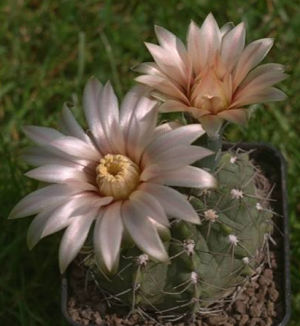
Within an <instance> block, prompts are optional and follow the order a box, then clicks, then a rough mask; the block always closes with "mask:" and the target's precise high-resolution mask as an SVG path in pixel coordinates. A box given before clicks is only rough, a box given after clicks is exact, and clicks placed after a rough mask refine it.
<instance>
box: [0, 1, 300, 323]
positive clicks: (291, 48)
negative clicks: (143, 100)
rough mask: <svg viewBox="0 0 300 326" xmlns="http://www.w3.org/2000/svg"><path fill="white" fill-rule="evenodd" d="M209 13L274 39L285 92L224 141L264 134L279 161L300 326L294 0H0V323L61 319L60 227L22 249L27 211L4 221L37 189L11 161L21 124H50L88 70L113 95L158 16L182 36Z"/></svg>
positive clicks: (142, 54)
mask: <svg viewBox="0 0 300 326" xmlns="http://www.w3.org/2000/svg"><path fill="white" fill-rule="evenodd" d="M210 11H211V12H213V14H214V15H215V17H216V19H217V21H218V22H219V24H220V25H223V24H224V23H225V22H227V21H233V22H234V23H235V24H237V23H238V22H240V21H241V20H243V21H244V22H245V23H246V26H247V33H248V34H247V41H248V42H249V41H252V40H255V39H258V38H264V37H273V38H275V46H274V47H273V49H272V50H271V53H270V54H269V56H268V58H267V59H266V60H265V62H278V63H282V64H284V65H285V66H286V70H287V72H288V74H289V78H288V79H287V80H286V81H284V82H283V83H281V86H280V87H281V89H282V90H283V91H284V92H286V94H287V95H288V100H287V101H285V102H278V103H275V104H267V105H259V106H257V107H258V108H260V109H259V110H255V113H254V114H253V116H252V119H251V121H250V123H249V126H248V127H247V128H240V127H237V126H231V127H230V128H229V129H228V130H227V132H226V135H227V138H228V139H229V140H231V141H240V140H244V141H265V142H269V143H271V144H273V145H274V146H275V147H277V148H279V149H280V150H281V151H282V153H283V155H284V156H285V158H286V160H287V161H288V187H289V189H288V191H289V207H290V221H291V243H292V258H291V259H292V287H293V308H292V310H293V317H292V322H291V324H290V325H294V326H299V325H300V277H299V272H300V270H299V267H300V221H299V218H298V217H297V215H299V211H300V204H299V203H298V200H299V197H300V183H299V181H298V177H299V176H300V174H299V170H300V146H299V140H298V135H299V130H300V113H299V102H300V88H299V72H300V67H299V41H300V40H299V33H300V13H299V7H298V6H297V1H291V0H268V1H263V0H262V1H254V0H248V1H217V0H215V1H209V0H193V1H190V0H183V1H178V0H176V1H175V0H168V1H163V0H155V1H154V0H148V1H125V0H124V1H91V0H85V1H68V0H62V1H58V0H55V1H50V0H44V1H39V0H30V1H29V0H2V1H0V22H1V23H0V130H1V132H0V158H1V159H0V248H1V250H0V322H1V325H5V326H6V325H7V326H15V325H22V326H27V325H50V326H52V325H55V326H56V325H65V322H64V321H63V318H62V316H61V313H60V293H59V291H60V275H59V271H58V264H57V249H58V242H59V238H60V236H61V234H57V235H53V236H51V237H49V238H47V239H44V240H43V241H41V243H39V244H38V245H37V247H36V248H35V249H34V250H33V251H32V252H29V250H28V249H27V247H26V229H27V227H28V225H29V223H30V220H31V218H25V219H21V220H18V221H8V220H7V216H8V213H9V211H10V210H11V209H12V207H13V206H14V205H15V204H16V203H17V201H18V200H19V199H20V198H21V197H23V196H24V195H25V194H27V193H28V192H30V191H31V190H32V189H34V188H35V187H36V185H37V184H36V183H35V182H32V181H30V180H28V179H27V178H26V177H24V176H23V173H24V172H25V171H26V170H27V169H28V166H26V165H25V164H24V163H23V162H22V161H21V159H20V153H21V150H22V149H23V148H24V147H25V146H26V145H27V144H28V141H27V140H26V139H25V137H24V134H23V133H22V130H21V128H22V126H23V125H24V124H36V125H44V126H53V127H56V126H57V121H58V119H59V114H60V110H61V108H62V104H63V102H64V101H69V100H73V101H81V94H82V90H83V86H84V84H85V82H86V81H87V79H88V77H89V76H91V75H95V76H96V77H98V78H99V79H100V80H101V81H102V82H105V81H106V80H107V79H110V80H111V81H112V83H113V85H114V87H115V89H116V91H117V93H118V96H119V97H121V96H123V95H124V93H125V92H126V91H127V90H128V89H129V87H130V86H131V85H133V83H134V82H133V78H134V77H135V76H136V75H135V73H133V72H132V71H131V68H132V67H133V66H134V65H136V64H137V63H139V62H142V61H149V60H150V55H149V54H148V53H147V51H146V48H145V47H144V45H143V42H144V41H150V42H151V41H153V42H155V37H154V31H153V25H154V24H158V25H162V26H164V27H166V28H167V29H169V30H171V31H173V32H174V33H175V34H177V35H178V36H180V37H181V38H182V39H185V33H186V30H187V26H188V24H189V22H190V19H193V20H195V22H197V23H199V24H201V22H202V21H203V19H204V18H205V17H206V15H207V14H208V13H209V12H210Z"/></svg>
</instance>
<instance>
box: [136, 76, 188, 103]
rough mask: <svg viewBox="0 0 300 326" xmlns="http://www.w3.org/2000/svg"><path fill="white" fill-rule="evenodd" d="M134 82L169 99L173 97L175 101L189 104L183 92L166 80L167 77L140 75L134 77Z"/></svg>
mask: <svg viewBox="0 0 300 326" xmlns="http://www.w3.org/2000/svg"><path fill="white" fill-rule="evenodd" d="M135 80H136V81H137V82H140V83H142V84H145V85H147V86H150V87H152V88H154V89H157V90H158V91H160V92H162V93H165V94H167V95H169V96H171V97H175V98H176V99H178V100H180V101H183V103H186V104H187V103H189V100H188V99H187V97H186V96H185V95H184V92H183V90H181V89H180V88H179V86H177V85H176V84H175V83H174V82H173V81H171V80H170V79H168V77H167V76H158V75H155V76H154V75H141V76H138V77H136V78H135Z"/></svg>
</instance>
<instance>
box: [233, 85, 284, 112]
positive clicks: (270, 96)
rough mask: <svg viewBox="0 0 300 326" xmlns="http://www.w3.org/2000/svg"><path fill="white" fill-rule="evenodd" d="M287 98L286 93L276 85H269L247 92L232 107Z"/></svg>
mask: <svg viewBox="0 0 300 326" xmlns="http://www.w3.org/2000/svg"><path fill="white" fill-rule="evenodd" d="M285 99H286V95H285V94H284V93H283V92H282V91H281V90H280V89H277V88H275V87H268V88H265V89H262V90H260V91H258V92H254V93H253V92H251V93H249V94H245V95H244V96H242V97H240V98H239V99H237V100H235V101H234V102H233V103H232V105H231V107H232V108H234V107H240V106H242V105H249V104H254V103H262V102H273V101H283V100H285Z"/></svg>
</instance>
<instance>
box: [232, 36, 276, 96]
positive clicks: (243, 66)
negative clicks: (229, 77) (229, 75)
mask: <svg viewBox="0 0 300 326" xmlns="http://www.w3.org/2000/svg"><path fill="white" fill-rule="evenodd" d="M272 46H273V39H271V38H264V39H260V40H256V41H254V42H252V43H250V44H248V45H247V46H246V48H245V50H244V51H243V52H242V54H241V56H240V59H239V61H238V63H237V65H236V67H235V70H234V72H233V90H235V89H236V88H237V87H238V86H239V84H240V83H241V82H242V81H243V79H244V78H245V77H246V75H247V74H248V72H249V71H250V70H251V69H253V68H254V67H255V66H257V65H258V64H259V63H260V62H261V61H262V60H263V59H264V57H265V56H266V55H267V53H268V52H269V51H270V49H271V47H272Z"/></svg>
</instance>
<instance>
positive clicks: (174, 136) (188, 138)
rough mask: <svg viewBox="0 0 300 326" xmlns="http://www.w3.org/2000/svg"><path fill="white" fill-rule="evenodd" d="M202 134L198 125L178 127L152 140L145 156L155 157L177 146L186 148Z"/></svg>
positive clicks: (202, 131) (201, 129)
mask: <svg viewBox="0 0 300 326" xmlns="http://www.w3.org/2000/svg"><path fill="white" fill-rule="evenodd" d="M174 127H175V126H174ZM156 129H157V128H156ZM204 133H205V131H204V129H203V128H202V126H201V125H200V124H199V123H198V124H190V125H185V126H178V127H177V128H174V129H173V130H170V131H169V132H165V133H163V134H162V135H160V136H157V137H156V138H154V139H153V141H152V142H151V143H150V144H149V145H148V147H147V149H146V153H145V155H147V156H153V155H154V156H155V155H159V154H160V153H162V152H164V151H166V150H168V149H170V148H173V147H174V146H177V145H185V146H187V145H189V144H191V143H192V142H193V141H195V140H196V139H198V138H199V137H201V136H202V135H203V134H204Z"/></svg>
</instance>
